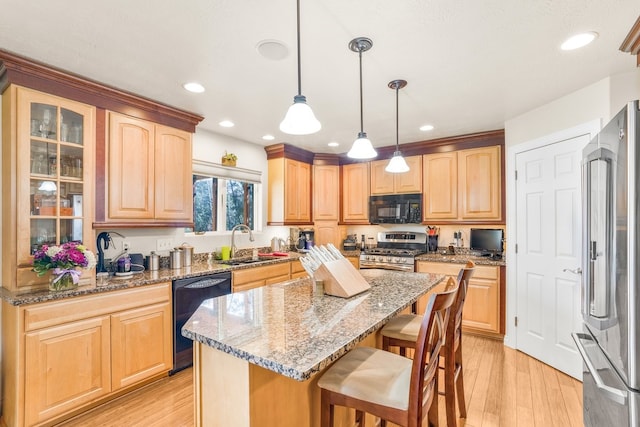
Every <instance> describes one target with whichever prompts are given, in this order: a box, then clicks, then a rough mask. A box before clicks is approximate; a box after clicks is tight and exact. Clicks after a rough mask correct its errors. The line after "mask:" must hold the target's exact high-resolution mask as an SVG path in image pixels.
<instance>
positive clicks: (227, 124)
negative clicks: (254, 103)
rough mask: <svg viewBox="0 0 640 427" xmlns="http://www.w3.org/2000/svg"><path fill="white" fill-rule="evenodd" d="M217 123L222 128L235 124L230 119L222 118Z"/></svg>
mask: <svg viewBox="0 0 640 427" xmlns="http://www.w3.org/2000/svg"><path fill="white" fill-rule="evenodd" d="M218 124H219V125H220V126H222V127H223V128H232V127H234V126H235V123H233V122H232V121H231V120H223V121H221V122H220V123H218Z"/></svg>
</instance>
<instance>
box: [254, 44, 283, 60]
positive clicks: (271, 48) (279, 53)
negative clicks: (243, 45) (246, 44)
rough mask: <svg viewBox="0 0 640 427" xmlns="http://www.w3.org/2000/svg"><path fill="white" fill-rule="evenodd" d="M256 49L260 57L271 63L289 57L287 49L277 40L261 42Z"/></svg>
mask: <svg viewBox="0 0 640 427" xmlns="http://www.w3.org/2000/svg"><path fill="white" fill-rule="evenodd" d="M256 49H257V50H258V53H259V54H260V55H262V56H263V57H265V58H267V59H270V60H272V61H280V60H282V59H284V58H286V57H287V56H288V55H289V49H287V46H285V44H284V43H283V42H281V41H279V40H262V41H261V42H258V44H257V45H256Z"/></svg>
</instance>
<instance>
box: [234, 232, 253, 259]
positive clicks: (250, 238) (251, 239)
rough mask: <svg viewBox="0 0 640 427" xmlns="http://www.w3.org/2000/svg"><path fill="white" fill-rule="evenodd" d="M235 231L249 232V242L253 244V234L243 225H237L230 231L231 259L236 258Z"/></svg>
mask: <svg viewBox="0 0 640 427" xmlns="http://www.w3.org/2000/svg"><path fill="white" fill-rule="evenodd" d="M236 230H247V231H248V232H249V241H251V242H253V240H254V239H253V233H252V232H251V229H250V228H249V227H248V226H246V225H244V224H238V225H236V226H234V227H233V228H232V229H231V258H234V257H235V256H236V241H235V237H236V236H235V234H236Z"/></svg>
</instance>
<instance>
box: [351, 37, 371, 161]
mask: <svg viewBox="0 0 640 427" xmlns="http://www.w3.org/2000/svg"><path fill="white" fill-rule="evenodd" d="M371 46H373V42H372V41H371V39H368V38H366V37H358V38H355V39H353V40H351V41H350V42H349V49H351V50H352V51H354V52H358V59H359V62H360V132H359V133H358V138H357V139H356V140H355V141H354V142H353V145H352V146H351V150H349V152H348V153H347V156H348V157H351V158H352V159H373V158H374V157H376V156H377V155H378V152H377V151H376V150H374V149H373V145H372V144H371V141H369V138H367V134H366V133H365V131H364V129H363V127H364V126H363V122H364V120H363V113H362V52H366V51H368V50H369V49H371Z"/></svg>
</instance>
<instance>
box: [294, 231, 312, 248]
mask: <svg viewBox="0 0 640 427" xmlns="http://www.w3.org/2000/svg"><path fill="white" fill-rule="evenodd" d="M290 233H291V234H290V237H291V240H292V241H293V245H294V246H295V247H296V249H297V250H299V251H306V250H309V249H311V247H312V246H313V245H314V244H315V243H314V242H315V231H314V229H313V228H298V227H292V228H291V230H290Z"/></svg>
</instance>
